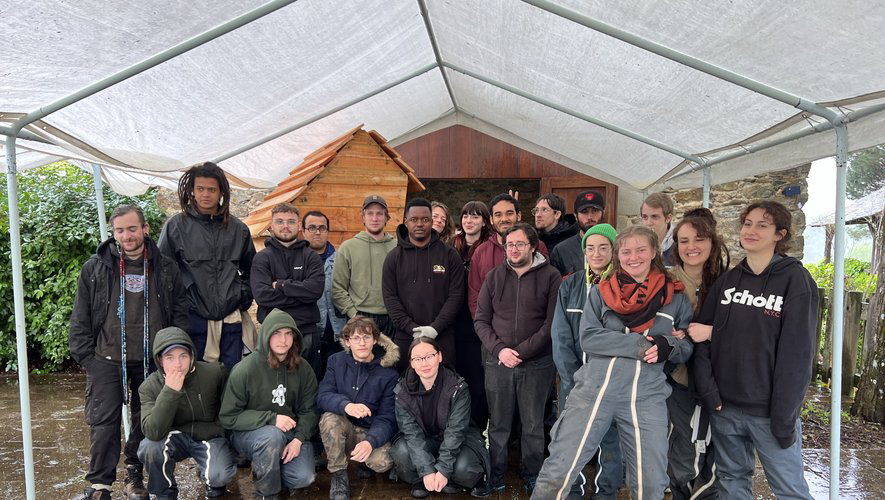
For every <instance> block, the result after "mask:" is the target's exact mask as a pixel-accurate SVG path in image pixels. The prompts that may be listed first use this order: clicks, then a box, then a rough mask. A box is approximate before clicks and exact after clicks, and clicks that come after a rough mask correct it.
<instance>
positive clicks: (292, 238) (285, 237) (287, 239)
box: [273, 233, 298, 243]
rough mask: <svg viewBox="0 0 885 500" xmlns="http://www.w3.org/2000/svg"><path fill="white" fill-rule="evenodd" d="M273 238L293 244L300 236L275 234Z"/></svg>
mask: <svg viewBox="0 0 885 500" xmlns="http://www.w3.org/2000/svg"><path fill="white" fill-rule="evenodd" d="M273 237H274V238H276V239H277V240H279V241H281V242H283V243H291V242H293V241H295V238H297V237H298V235H297V234H295V233H292V234H288V235H283V234H277V233H274V234H273Z"/></svg>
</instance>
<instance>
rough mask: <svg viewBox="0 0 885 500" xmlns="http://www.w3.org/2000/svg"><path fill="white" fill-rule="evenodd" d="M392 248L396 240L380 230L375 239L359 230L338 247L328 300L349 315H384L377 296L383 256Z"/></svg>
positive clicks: (384, 309) (382, 303)
mask: <svg viewBox="0 0 885 500" xmlns="http://www.w3.org/2000/svg"><path fill="white" fill-rule="evenodd" d="M394 248H396V239H395V238H394V237H393V236H391V235H389V234H387V233H384V237H383V238H381V239H380V240H376V239H374V238H372V237H371V236H369V233H367V232H365V231H360V232H359V233H358V234H357V235H356V236H354V237H353V238H351V239H349V240H347V241H345V242H344V243H342V244H341V246H339V247H338V252H337V254H336V255H335V266H334V267H333V268H332V302H333V303H334V304H335V308H336V309H338V310H339V311H341V312H342V313H343V314H346V315H347V317H348V318H352V317H354V316H355V315H356V313H357V312H365V313H370V314H387V308H386V307H384V297H382V296H381V271H382V269H383V268H384V259H385V258H386V257H387V254H388V253H390V251H391V250H393V249H394Z"/></svg>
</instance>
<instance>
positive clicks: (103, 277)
mask: <svg viewBox="0 0 885 500" xmlns="http://www.w3.org/2000/svg"><path fill="white" fill-rule="evenodd" d="M110 224H111V227H112V228H113V233H114V236H113V238H109V239H107V240H106V241H104V242H102V243H101V245H99V247H98V250H96V252H95V255H93V256H92V257H90V258H89V260H87V261H86V264H84V265H83V270H82V271H81V272H80V279H79V280H78V282H77V295H76V298H75V299H74V308H73V312H72V313H71V326H70V334H69V337H68V343H69V345H70V348H71V356H72V357H73V358H74V360H75V361H76V362H77V363H79V364H80V366H82V367H83V369H84V370H86V423H87V424H89V429H90V436H89V437H90V460H89V473H88V474H86V480H87V481H88V482H89V484H90V485H89V487H87V488H86V491H85V492H84V495H83V496H82V497H81V498H84V499H101V500H108V499H110V498H111V484H113V482H114V480H115V479H116V472H117V461H118V460H119V459H120V420H121V411H120V410H121V408H122V407H123V405H125V404H129V405H130V408H131V409H132V410H131V411H132V429H131V431H130V432H129V436H128V438H127V440H126V448H125V451H124V454H125V459H124V463H125V464H126V479H125V481H124V487H123V492H124V494H125V498H127V499H138V500H142V499H144V500H146V499H147V498H148V492H147V490H146V489H145V488H144V483H143V466H142V463H141V461H139V459H138V456H137V454H136V452H137V450H138V445H139V443H140V442H141V440H142V439H143V438H144V435H143V434H142V431H141V423H140V422H141V419H140V409H141V402H140V400H139V396H138V388H139V386H140V385H141V383H142V382H144V380H145V378H146V377H147V375H148V373H149V372H151V371H153V369H154V366H153V363H152V362H151V348H152V344H153V339H154V335H155V334H156V333H157V332H158V331H159V330H161V329H163V328H166V327H169V326H177V327H179V328H185V327H187V324H188V318H187V308H186V305H185V304H186V302H185V300H186V299H185V292H184V287H183V286H182V284H181V281H180V279H179V274H178V267H177V266H176V265H175V263H174V262H173V261H172V260H171V259H169V258H167V257H165V256H163V255H162V254H161V253H160V251H159V249H158V248H157V245H156V244H154V242H153V241H152V240H151V239H150V238H149V237H148V231H149V229H150V227H149V226H148V224H147V221H145V218H144V214H143V213H142V211H141V209H140V208H138V207H136V206H133V205H121V206H119V207H117V208H116V209H115V210H114V211H113V213H112V214H111V220H110ZM130 391H131V398H130Z"/></svg>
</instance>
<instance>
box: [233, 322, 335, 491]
mask: <svg viewBox="0 0 885 500" xmlns="http://www.w3.org/2000/svg"><path fill="white" fill-rule="evenodd" d="M301 344H302V339H301V333H300V332H299V331H298V327H297V326H296V325H295V321H294V320H293V319H292V316H289V315H288V314H286V313H285V312H283V311H281V310H279V309H274V310H273V311H271V312H270V314H268V315H267V317H266V318H264V323H262V324H261V334H260V335H259V341H258V345H257V346H256V351H255V353H253V354H251V355H249V356H247V357H246V358H245V359H243V361H241V362H240V363H238V364H237V365H236V366H234V369H233V371H232V372H231V374H230V380H228V383H227V387H226V388H225V390H224V399H223V400H222V403H221V414H220V418H221V424H222V425H223V426H224V427H225V428H226V429H229V430H232V431H233V433H231V438H230V440H231V444H232V445H233V447H234V449H236V450H237V452H239V453H240V454H242V455H243V456H245V457H246V458H248V459H249V460H251V461H252V472H253V474H254V476H255V494H256V496H257V497H258V498H268V499H276V498H277V495H278V494H279V493H280V491H281V490H282V488H283V486H285V487H286V488H304V487H306V486H309V485H310V484H311V483H313V480H314V477H315V474H314V456H313V446H312V445H311V444H310V438H311V436H313V434H314V433H315V432H316V429H317V420H318V418H317V413H316V396H317V379H316V375H314V373H313V368H311V367H310V365H309V364H307V363H306V362H305V361H304V359H303V358H302V357H301V355H300V354H299V353H300V352H301Z"/></svg>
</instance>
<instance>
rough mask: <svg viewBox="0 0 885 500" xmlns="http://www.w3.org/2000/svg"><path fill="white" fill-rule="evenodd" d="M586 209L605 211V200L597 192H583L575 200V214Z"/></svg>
mask: <svg viewBox="0 0 885 500" xmlns="http://www.w3.org/2000/svg"><path fill="white" fill-rule="evenodd" d="M587 207H595V208H598V209H599V210H605V198H604V197H603V196H602V193H600V192H599V191H583V192H581V193H578V196H577V198H575V212H576V213H577V212H580V211H581V210H583V209H585V208H587Z"/></svg>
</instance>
